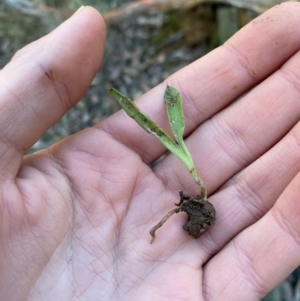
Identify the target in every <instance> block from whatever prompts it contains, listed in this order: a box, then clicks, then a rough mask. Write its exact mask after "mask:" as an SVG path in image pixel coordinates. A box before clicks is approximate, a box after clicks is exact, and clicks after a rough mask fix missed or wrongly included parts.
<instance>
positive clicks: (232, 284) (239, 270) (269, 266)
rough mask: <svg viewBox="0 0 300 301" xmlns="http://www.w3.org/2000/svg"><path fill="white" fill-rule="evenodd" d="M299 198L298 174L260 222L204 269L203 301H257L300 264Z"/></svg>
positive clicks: (299, 176) (228, 246) (243, 233)
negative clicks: (204, 298) (204, 290)
mask: <svg viewBox="0 0 300 301" xmlns="http://www.w3.org/2000/svg"><path fill="white" fill-rule="evenodd" d="M299 195H300V174H298V175H297V176H296V177H295V178H294V180H293V181H292V182H291V183H290V185H289V186H288V187H287V189H286V190H285V191H284V193H283V194H282V195H281V196H280V198H279V199H278V201H277V202H276V204H275V206H274V207H273V208H272V209H271V210H270V211H269V212H268V213H267V214H266V215H265V216H264V217H263V218H262V219H261V220H259V221H258V222H257V223H256V224H254V225H253V226H251V227H249V228H248V229H246V230H245V231H243V232H242V233H241V234H240V235H238V236H237V237H236V238H235V239H234V240H233V241H232V242H230V243H229V244H228V245H227V246H226V247H225V248H224V249H223V250H222V251H221V252H220V253H219V254H218V255H216V256H215V257H214V258H213V259H212V260H211V261H210V262H209V263H208V264H207V265H206V267H205V270H204V287H206V297H207V298H206V300H245V301H247V300H260V298H261V297H262V296H264V295H266V294H267V293H268V292H269V291H270V290H271V289H273V288H274V287H275V286H276V285H277V284H279V283H280V282H281V281H282V280H284V278H286V277H287V276H288V275H289V274H290V273H291V272H292V271H293V270H294V269H295V268H296V267H297V266H298V265H299V264H300V219H299V216H300V202H299ZM237 276H238V279H239V281H236V279H237Z"/></svg>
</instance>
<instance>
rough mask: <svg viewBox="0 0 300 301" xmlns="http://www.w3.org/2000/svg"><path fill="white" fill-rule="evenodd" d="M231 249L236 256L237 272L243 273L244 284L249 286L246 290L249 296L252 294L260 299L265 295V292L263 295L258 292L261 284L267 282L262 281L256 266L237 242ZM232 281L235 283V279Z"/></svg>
mask: <svg viewBox="0 0 300 301" xmlns="http://www.w3.org/2000/svg"><path fill="white" fill-rule="evenodd" d="M232 247H233V248H234V249H235V254H237V263H238V266H239V267H240V268H239V270H240V271H243V272H244V277H245V279H246V281H245V283H246V284H248V285H247V286H249V287H248V289H250V292H251V294H254V295H255V296H256V297H257V299H261V297H263V296H264V295H265V293H266V291H265V292H264V293H262V292H260V290H262V288H261V283H262V282H265V283H267V280H264V278H263V277H261V276H260V275H259V273H258V271H256V266H255V264H253V263H252V261H251V260H252V259H253V258H250V257H249V254H248V253H247V252H246V250H244V248H243V246H242V245H240V244H238V242H234V243H233V244H232ZM249 267H250V268H249ZM258 279H259V280H258ZM232 281H235V279H232ZM250 292H249V294H250Z"/></svg>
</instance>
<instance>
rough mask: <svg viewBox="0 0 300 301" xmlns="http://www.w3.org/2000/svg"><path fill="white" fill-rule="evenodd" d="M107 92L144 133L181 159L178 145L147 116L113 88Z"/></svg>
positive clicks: (181, 153)
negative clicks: (151, 136) (154, 138)
mask: <svg viewBox="0 0 300 301" xmlns="http://www.w3.org/2000/svg"><path fill="white" fill-rule="evenodd" d="M108 92H109V93H110V94H111V95H112V96H114V98H115V99H116V100H117V101H118V103H119V104H120V106H121V107H122V108H123V109H124V111H125V112H126V113H127V114H128V115H129V116H130V117H131V118H133V119H134V120H135V121H136V122H137V123H138V124H139V125H140V126H141V127H142V128H143V129H144V130H145V131H146V132H148V133H149V134H151V135H153V136H154V137H156V138H157V139H158V140H159V141H160V142H161V143H162V144H163V145H164V146H165V147H166V148H167V149H168V150H169V151H170V152H172V153H174V154H175V155H176V156H177V157H179V158H180V159H182V156H184V153H183V152H182V150H181V148H180V147H179V145H178V144H177V143H176V142H175V141H174V140H173V139H172V138H171V137H170V136H169V135H168V134H167V133H166V132H165V131H164V130H163V129H162V128H160V127H159V126H158V125H157V124H156V123H155V122H154V121H153V120H152V119H151V118H150V117H149V116H147V115H146V114H144V113H142V112H141V111H140V109H139V108H138V107H137V106H136V105H135V104H134V102H133V101H131V100H130V99H129V98H127V97H126V96H125V95H123V94H122V93H120V92H119V91H118V90H116V89H114V88H110V89H108Z"/></svg>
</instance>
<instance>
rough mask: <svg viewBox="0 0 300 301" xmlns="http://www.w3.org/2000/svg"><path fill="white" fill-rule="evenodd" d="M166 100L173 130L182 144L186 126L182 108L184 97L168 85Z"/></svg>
mask: <svg viewBox="0 0 300 301" xmlns="http://www.w3.org/2000/svg"><path fill="white" fill-rule="evenodd" d="M164 101H165V102H166V106H167V115H168V119H169V123H170V126H171V130H172V132H173V134H174V137H175V139H176V141H177V142H178V143H179V144H181V143H182V140H183V139H182V136H183V132H184V127H185V121H184V115H183V109H182V97H181V95H180V94H179V92H178V91H177V90H176V89H175V88H173V87H170V86H167V88H166V91H165V95H164Z"/></svg>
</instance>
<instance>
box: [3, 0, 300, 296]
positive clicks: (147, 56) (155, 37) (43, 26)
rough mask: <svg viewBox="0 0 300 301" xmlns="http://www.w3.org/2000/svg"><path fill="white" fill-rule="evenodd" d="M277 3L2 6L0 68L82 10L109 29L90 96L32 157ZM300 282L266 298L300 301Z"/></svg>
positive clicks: (42, 1) (7, 0)
mask: <svg viewBox="0 0 300 301" xmlns="http://www.w3.org/2000/svg"><path fill="white" fill-rule="evenodd" d="M280 2H285V1H277V0H139V1H133V0H109V1H108V0H89V1H85V0H0V68H1V69H2V68H3V67H4V66H5V65H6V64H7V63H8V62H9V60H10V59H11V57H12V56H13V55H14V53H15V52H16V51H17V50H18V49H20V48H22V47H23V46H24V45H26V44H28V43H30V42H32V41H34V40H36V39H38V38H40V37H42V36H44V35H45V34H47V33H49V32H51V31H52V30H53V29H54V28H56V27H57V26H58V25H59V24H61V23H62V22H63V21H64V20H66V19H67V18H69V17H70V16H71V15H72V14H73V13H74V12H75V11H76V10H77V9H78V8H79V7H80V6H82V5H91V6H93V7H95V8H96V9H98V10H99V11H100V12H101V13H102V15H103V16H104V18H105V21H106V24H107V29H108V36H107V45H106V51H105V55H104V61H103V64H102V67H101V70H100V71H99V72H98V73H97V75H96V77H95V78H94V80H93V82H92V84H91V86H90V88H89V90H88V91H87V93H86V94H85V96H84V97H83V99H82V100H81V101H80V102H79V103H78V104H77V105H76V106H75V107H74V108H73V109H72V110H70V111H69V112H68V113H67V114H66V115H65V116H64V117H63V118H62V119H61V120H60V121H59V122H57V123H56V124H55V125H54V126H52V127H51V128H50V129H49V130H48V131H47V132H46V133H45V134H44V135H43V137H41V139H40V140H39V141H38V142H37V143H36V144H35V145H34V146H33V147H32V149H31V150H29V152H33V151H36V150H39V149H41V148H45V147H47V146H49V145H51V144H52V143H54V142H56V141H58V140H60V139H62V138H63V137H65V136H68V135H70V134H73V133H75V132H77V131H79V130H81V129H83V128H85V127H89V126H93V125H94V124H96V123H97V122H99V121H101V120H102V119H104V118H105V117H107V116H109V115H111V114H113V113H114V112H116V111H117V110H119V106H118V105H117V103H116V102H115V101H113V100H112V98H111V97H110V96H109V95H108V94H107V92H106V89H107V88H108V87H114V88H116V89H118V90H120V91H121V92H122V93H124V94H126V95H127V96H128V97H130V98H131V99H136V98H138V97H139V96H140V95H142V94H143V93H145V92H147V91H148V90H150V89H151V88H152V87H154V86H156V85H157V84H159V83H160V82H162V81H163V80H164V79H166V78H167V77H168V76H169V75H170V74H172V73H174V72H175V71H177V70H179V69H181V68H182V67H184V66H186V65H188V64H190V63H191V62H193V61H195V60H196V59H198V58H199V57H201V56H203V55H204V54H206V53H207V52H209V51H211V50H212V49H214V48H216V47H218V46H219V45H221V44H222V43H224V42H225V41H226V40H227V39H228V38H229V37H230V36H232V35H233V34H234V33H235V32H236V31H238V30H239V29H240V28H241V27H243V26H244V25H246V24H247V23H248V22H250V21H251V20H252V19H254V18H255V17H257V16H258V15H259V14H261V13H262V12H264V11H265V10H267V9H268V8H270V7H272V6H274V5H276V4H278V3H280ZM258 252H259V250H258ZM299 279H300V269H299V268H298V269H297V270H296V271H294V272H293V273H292V274H291V275H290V276H289V277H288V278H287V279H286V280H285V281H284V282H283V283H281V284H280V285H279V286H278V287H277V288H276V289H275V290H274V291H272V292H271V293H270V294H269V295H268V296H266V297H265V298H264V299H263V300H264V301H267V300H268V301H300V280H299Z"/></svg>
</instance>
